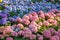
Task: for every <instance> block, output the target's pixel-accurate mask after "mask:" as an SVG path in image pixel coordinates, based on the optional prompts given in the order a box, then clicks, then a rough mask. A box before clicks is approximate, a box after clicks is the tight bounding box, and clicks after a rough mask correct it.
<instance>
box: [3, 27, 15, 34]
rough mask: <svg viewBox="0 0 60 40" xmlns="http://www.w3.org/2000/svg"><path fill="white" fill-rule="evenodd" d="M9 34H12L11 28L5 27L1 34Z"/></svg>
mask: <svg viewBox="0 0 60 40" xmlns="http://www.w3.org/2000/svg"><path fill="white" fill-rule="evenodd" d="M10 32H14V31H13V30H12V29H11V26H6V27H5V29H4V31H3V34H6V33H10Z"/></svg>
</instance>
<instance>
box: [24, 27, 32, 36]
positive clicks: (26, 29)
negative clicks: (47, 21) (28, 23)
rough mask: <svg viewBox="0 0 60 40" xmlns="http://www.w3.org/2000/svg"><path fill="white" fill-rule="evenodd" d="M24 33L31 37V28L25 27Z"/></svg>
mask: <svg viewBox="0 0 60 40" xmlns="http://www.w3.org/2000/svg"><path fill="white" fill-rule="evenodd" d="M23 31H24V33H23V36H24V37H30V35H31V34H32V32H31V30H30V29H29V28H25V29H24V30H23Z"/></svg>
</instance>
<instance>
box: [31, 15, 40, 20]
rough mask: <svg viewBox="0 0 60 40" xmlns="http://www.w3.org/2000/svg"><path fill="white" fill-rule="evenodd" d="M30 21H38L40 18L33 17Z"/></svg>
mask: <svg viewBox="0 0 60 40" xmlns="http://www.w3.org/2000/svg"><path fill="white" fill-rule="evenodd" d="M30 20H31V21H38V20H39V18H38V16H33V17H31V18H30Z"/></svg>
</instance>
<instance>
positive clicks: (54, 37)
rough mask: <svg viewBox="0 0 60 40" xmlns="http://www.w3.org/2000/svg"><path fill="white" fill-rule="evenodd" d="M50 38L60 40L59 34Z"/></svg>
mask: <svg viewBox="0 0 60 40" xmlns="http://www.w3.org/2000/svg"><path fill="white" fill-rule="evenodd" d="M50 40H59V37H58V36H57V35H54V36H52V37H51V38H50Z"/></svg>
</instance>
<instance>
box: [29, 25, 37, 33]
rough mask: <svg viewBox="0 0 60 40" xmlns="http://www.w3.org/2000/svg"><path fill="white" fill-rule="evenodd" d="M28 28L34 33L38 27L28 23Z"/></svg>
mask: <svg viewBox="0 0 60 40" xmlns="http://www.w3.org/2000/svg"><path fill="white" fill-rule="evenodd" d="M29 28H30V30H31V31H32V32H34V33H36V32H37V31H38V28H37V27H36V26H35V25H29Z"/></svg>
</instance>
